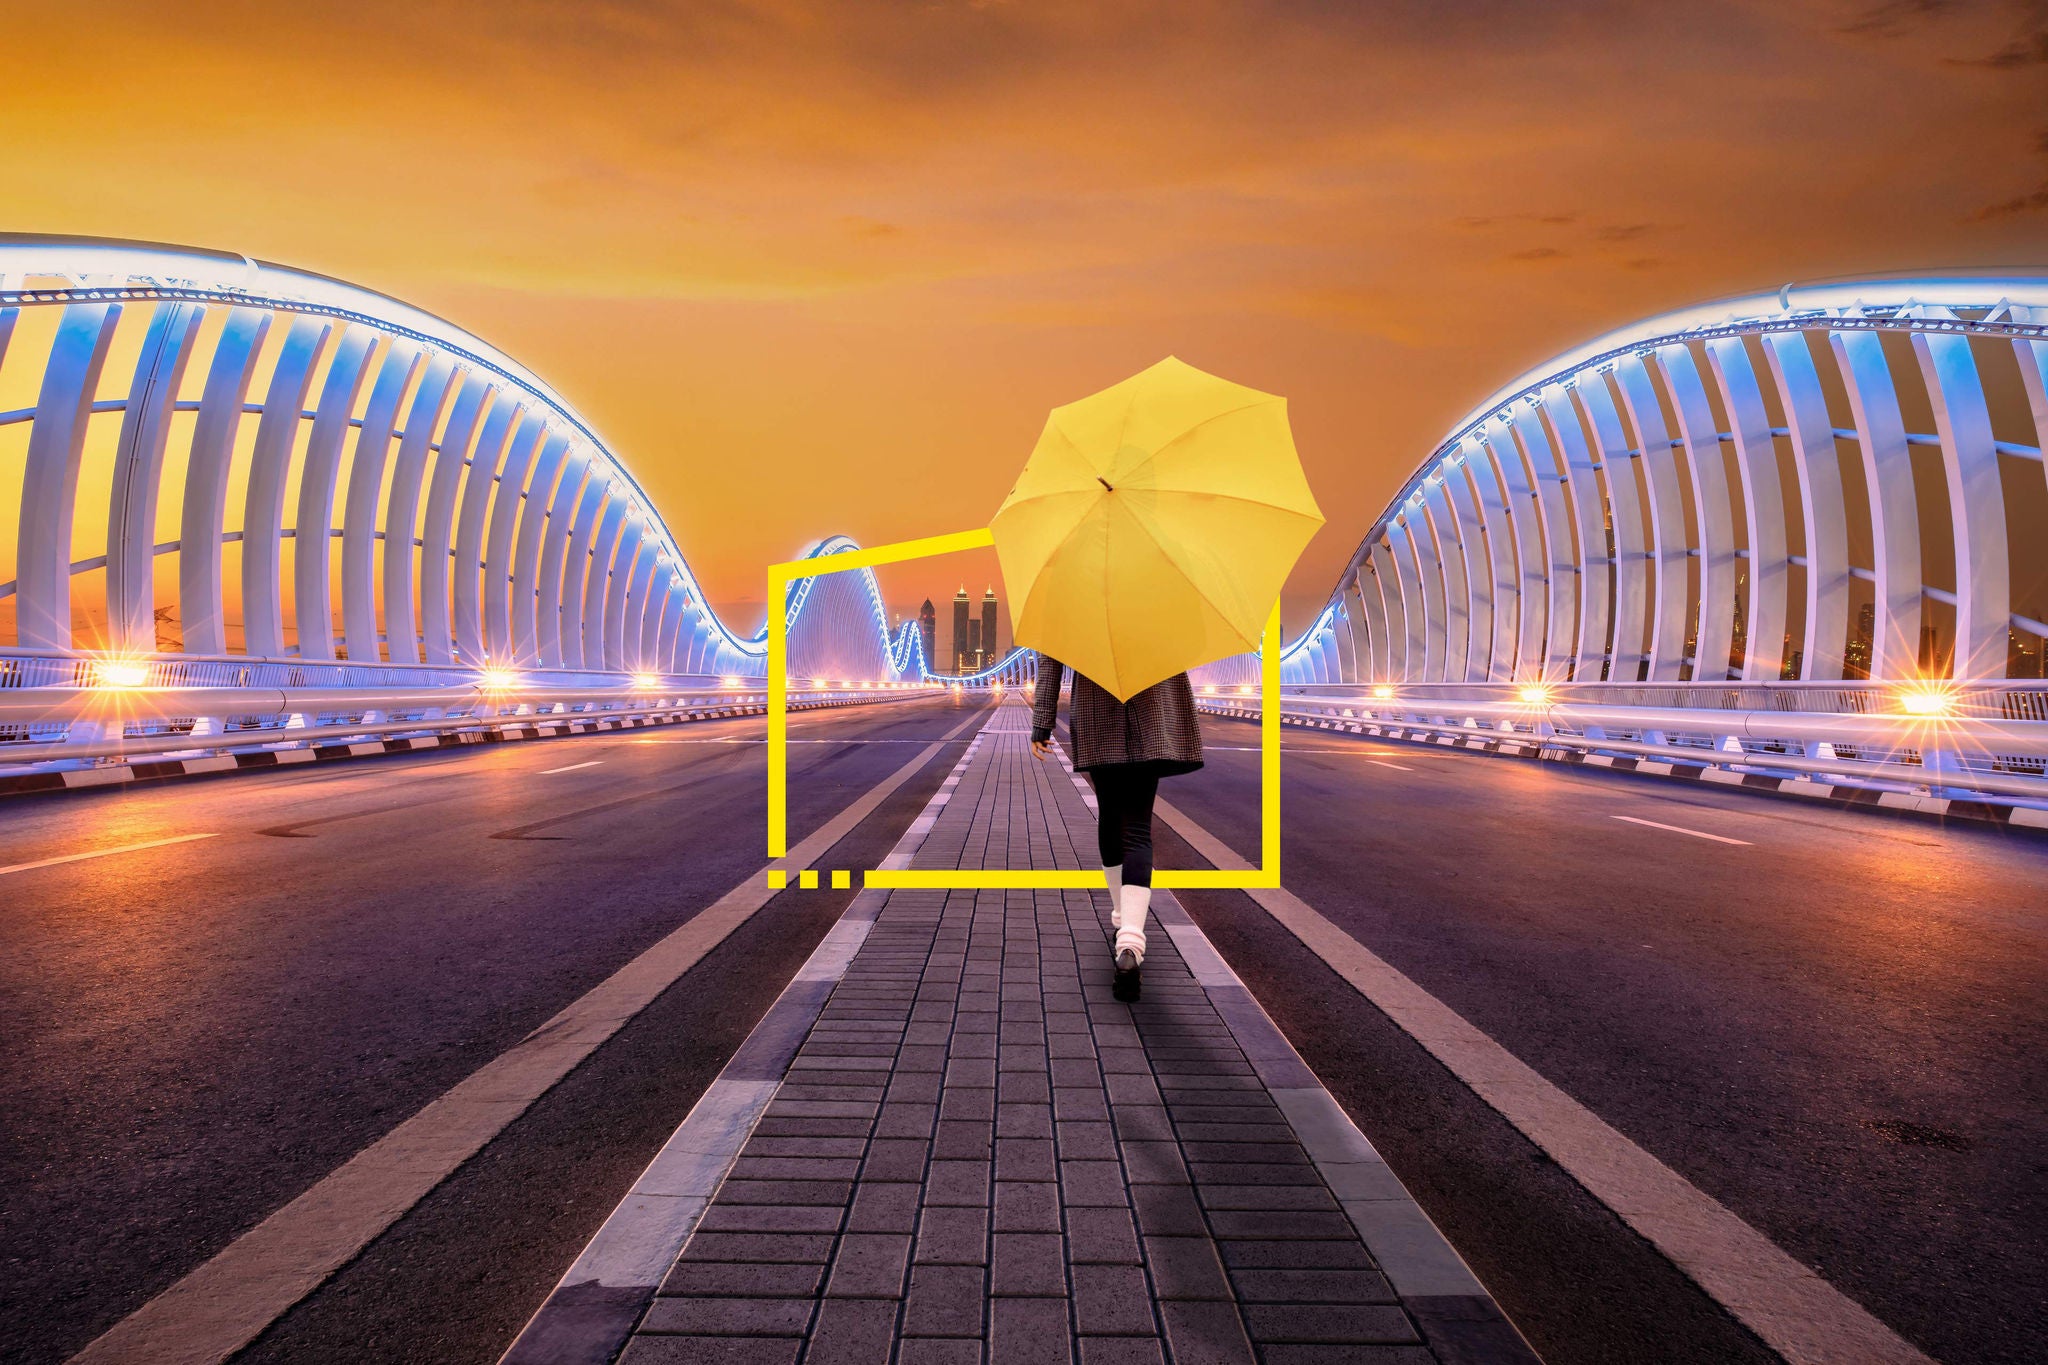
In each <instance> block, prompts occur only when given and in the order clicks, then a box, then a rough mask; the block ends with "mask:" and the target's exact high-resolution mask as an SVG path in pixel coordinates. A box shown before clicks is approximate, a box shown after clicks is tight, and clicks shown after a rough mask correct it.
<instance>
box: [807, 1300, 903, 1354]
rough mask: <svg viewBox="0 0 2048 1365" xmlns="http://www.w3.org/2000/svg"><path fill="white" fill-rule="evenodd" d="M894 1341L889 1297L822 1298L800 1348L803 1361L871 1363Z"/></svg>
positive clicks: (892, 1307)
mask: <svg viewBox="0 0 2048 1365" xmlns="http://www.w3.org/2000/svg"><path fill="white" fill-rule="evenodd" d="M895 1341H896V1302H895V1300H893V1299H826V1300H825V1301H824V1302H823V1303H821V1304H820V1305H819V1306H818V1322H817V1326H816V1327H815V1328H813V1329H812V1331H811V1342H810V1346H809V1348H808V1349H806V1350H805V1352H804V1360H805V1362H806V1365H875V1362H876V1361H883V1360H887V1359H888V1358H889V1353H890V1351H891V1349H892V1348H893V1346H894V1344H895Z"/></svg>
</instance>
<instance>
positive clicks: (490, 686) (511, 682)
mask: <svg viewBox="0 0 2048 1365" xmlns="http://www.w3.org/2000/svg"><path fill="white" fill-rule="evenodd" d="M519 682H520V678H519V670H518V669H516V668H498V667H495V666H494V667H489V668H486V669H484V670H483V671H482V672H481V673H478V674H477V675H476V685H477V686H478V687H481V688H482V689H483V690H484V691H486V692H509V691H511V690H512V689H513V688H515V687H517V686H519Z"/></svg>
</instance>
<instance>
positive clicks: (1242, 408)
mask: <svg viewBox="0 0 2048 1365" xmlns="http://www.w3.org/2000/svg"><path fill="white" fill-rule="evenodd" d="M1253 392H1257V390H1254V391H1253ZM1284 401H1285V400H1284V399H1282V398H1279V397H1277V396H1276V395H1274V394H1270V393H1267V394H1260V395H1259V399H1258V401H1257V402H1252V403H1240V404H1238V405H1237V406H1236V407H1234V408H1225V409H1224V410H1223V411H1221V412H1212V413H1210V414H1209V415H1208V416H1207V417H1204V418H1203V419H1202V420H1201V421H1199V422H1197V423H1195V424H1194V425H1193V426H1191V427H1189V428H1188V429H1187V430H1186V431H1183V432H1181V433H1180V434H1179V435H1177V436H1175V437H1174V438H1173V439H1172V440H1170V441H1165V442H1162V443H1161V444H1160V445H1159V446H1158V447H1157V448H1155V449H1154V450H1153V451H1152V452H1151V453H1150V454H1148V455H1147V456H1145V458H1144V459H1142V460H1140V461H1138V462H1137V463H1136V464H1134V465H1132V466H1131V467H1130V469H1128V470H1127V471H1125V473H1124V478H1126V479H1129V478H1130V477H1131V475H1133V474H1136V473H1137V472H1138V471H1139V470H1141V469H1143V468H1144V467H1145V466H1146V465H1149V464H1151V463H1152V462H1153V461H1154V460H1156V459H1158V458H1159V457H1160V456H1161V455H1163V454H1165V453H1166V452H1167V451H1169V450H1171V449H1173V448H1174V447H1175V446H1177V445H1179V444H1180V443H1181V442H1182V441H1185V440H1186V439H1187V438H1188V437H1190V436H1192V435H1194V434H1195V433H1196V432H1198V431H1200V430H1201V429H1202V428H1203V427H1206V426H1208V425H1209V424H1210V423H1211V422H1220V421H1222V420H1223V419H1224V418H1225V417H1233V416H1235V415H1236V414H1238V413H1240V412H1249V411H1250V410H1251V409H1253V408H1256V407H1261V406H1263V405H1264V404H1267V403H1279V402H1284ZM1125 422H1126V424H1127V425H1128V422H1129V417H1128V415H1127V416H1126V418H1125ZM1118 446H1119V448H1121V446H1122V438H1121V437H1119V438H1118Z"/></svg>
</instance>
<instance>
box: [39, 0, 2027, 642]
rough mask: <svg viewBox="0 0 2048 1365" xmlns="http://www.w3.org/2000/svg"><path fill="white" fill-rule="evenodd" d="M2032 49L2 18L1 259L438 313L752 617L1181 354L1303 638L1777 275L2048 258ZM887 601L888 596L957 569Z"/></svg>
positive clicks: (924, 524) (502, 22) (1430, 27)
mask: <svg viewBox="0 0 2048 1365" xmlns="http://www.w3.org/2000/svg"><path fill="white" fill-rule="evenodd" d="M1356 9H1359V10H1364V9H1365V7H1356ZM2044 24H2048V18H2044V12H2043V11H2042V10H2041V8H2040V7H2039V6H2033V5H2027V4H2024V3H2017V2H2016V3H1988V4H1984V5H1978V6H1971V5H1955V6H1944V5H1933V4H1913V3H1897V2H1896V0H1894V2H1892V3H1867V2H1862V3H1851V2H1850V0H1840V2H1839V3H1837V2H1835V0H1806V2H1805V3H1790V4H1786V3H1777V4H1764V3H1761V2H1760V0H1756V2H1749V0H1744V2H1742V3H1730V4H1720V5H1694V6H1684V7H1678V6H1670V5H1659V4H1644V5H1627V4H1576V5H1569V6H1533V7H1532V6H1520V5H1508V4H1495V3H1480V4H1464V5H1446V6H1438V5H1429V4H1424V3H1421V0H1414V2H1413V3H1401V4H1387V5H1378V6H1372V7H1370V8H1369V10H1366V12H1355V8H1354V7H1350V6H1342V5H1319V4H1314V3H1307V2H1306V0H1303V2H1301V3H1291V2H1290V3H1271V4H1264V5H1223V4H1215V5H1199V4H1198V5H1193V6H1187V5H1181V6H1173V7H1164V6H1151V5H1113V6H1098V5H1087V4H1048V5H1027V4H1022V3H1015V4H1009V3H1001V2H1000V0H990V2H988V3H961V4H945V3H937V4H928V5H919V6H901V5H892V4H880V3H877V4H844V5H831V6H816V7H813V6H805V5H799V4H795V3H783V2H782V0H759V2H749V3H733V4H725V5H718V6H699V5H689V4H680V3H678V4H673V5H670V4H628V3H612V4H601V5H591V6H573V7H561V6H553V5H547V4H541V3H534V2H532V0H520V2H518V3H511V4H506V5H499V6H495V7H492V8H491V9H489V10H487V11H486V10H476V11H472V12H470V13H467V14H463V13H459V12H456V11H454V10H451V9H447V8H445V7H419V6H409V5H398V4H390V3H384V2H383V0H372V2H371V3H364V4H358V5H353V6H349V7H346V8H336V9H334V10H333V11H332V12H328V13H319V12H316V11H315V8H314V7H307V8H302V9H296V10H295V9H287V8H281V7H270V6H258V5H254V4H216V3H205V4H195V5H182V6H170V5H147V4H133V5H123V4H89V5H88V6H86V7H85V11H84V13H83V14H82V15H81V13H80V12H78V11H76V10H66V9H54V10H44V11H42V12H38V13H33V14H30V13H23V14H21V15H18V16H17V17H15V18H14V19H13V20H12V22H11V31H12V33H13V35H14V37H15V39H16V46H17V50H19V51H21V52H23V53H31V54H40V57H41V58H42V59H39V60H36V61H32V62H24V63H21V64H19V67H18V69H17V70H16V71H14V72H13V73H11V74H10V79H9V83H8V85H7V88H6V89H5V90H4V91H0V118H4V120H5V125H6V128H7V136H6V137H5V138H4V139H0V171H4V173H5V176H6V179H7V183H8V184H9V186H10V192H9V196H8V205H7V212H6V213H5V215H4V219H0V230H8V231H15V232H32V233H73V234H82V235H93V236H107V237H130V238H139V239H147V240H157V241H166V242H176V243H184V244H190V245H195V246H206V247H214V248H220V249H225V250H230V251H240V252H245V253H247V254H249V255H250V256H253V257H258V258H262V259H266V260H272V261H277V262H281V263H284V264H288V265H292V266H297V267H300V268H304V269H309V270H314V271H319V272H322V273H326V274H331V275H335V276H338V277H340V278H343V279H346V280H349V281H351V282H354V283H358V284H362V285H365V286H367V287H370V288H374V289H378V290H382V291H384V292H387V293H389V294H392V295H395V296H397V297H398V298H401V299H404V300H406V301H408V302H411V303H415V304H418V305H419V306H421V307H424V308H427V309H429V310H431V311H433V312H436V313H438V314H440V315H442V316H444V317H446V318H448V319H450V320H452V321H454V322H456V323H457V324H459V325H460V326H462V327H464V328H467V329H468V330H470V331H472V332H474V333H476V334H477V335H479V336H481V337H483V338H485V339H486V340H488V341H490V342H492V343H493V344H495V345H497V346H498V347H500V348H502V349H503V350H505V351H506V352H507V353H509V354H510V355H512V356H515V357H517V358H518V359H519V360H520V361H522V362H523V363H524V364H526V365H527V366H529V367H530V368H531V369H532V370H533V371H534V372H535V373H537V374H539V375H540V376H542V377H543V378H544V379H546V380H547V381H548V382H549V383H550V384H551V385H552V386H553V387H554V388H555V389H557V390H558V391H559V392H560V393H561V394H562V395H563V396H564V397H565V398H567V399H568V401H569V402H571V403H572V404H574V405H575V406H576V407H577V408H578V409H579V410H580V411H581V412H582V413H583V414H584V415H585V416H587V417H588V418H589V419H590V420H591V422H592V423H593V425H594V426H595V428H596V429H597V430H598V431H600V432H601V433H603V435H604V436H605V438H606V440H607V441H608V442H609V443H610V444H611V445H612V446H613V448H614V449H616V450H617V451H618V452H619V454H620V455H621V456H622V458H623V459H624V460H625V462H626V463H627V464H628V465H629V466H630V467H631V468H632V469H633V471H634V472H635V474H636V475H637V476H638V477H639V479H640V481H641V482H642V484H643V485H644V486H645V488H646V489H647V491H648V494H649V495H650V497H651V498H652V499H653V501H654V503H655V504H656V506H657V507H658V508H659V509H660V511H661V513H662V515H663V516H664V518H665V519H666V520H667V522H668V524H669V525H670V527H671V528H672V529H673V530H674V532H675V535H676V539H677V541H678V543H679V544H680V545H681V546H682V548H683V550H684V552H685V553H686V554H687V555H688V556H689V558H690V561H691V564H692V566H693V568H694V569H695V571H696V573H697V576H698V578H699V579H700V581H701V582H702V583H703V584H704V587H705V591H706V593H707V595H708V597H709V598H710V599H711V600H712V601H713V602H715V603H720V604H740V606H741V608H742V609H741V610H740V611H739V612H738V613H737V615H738V619H735V620H734V624H735V626H737V627H739V628H740V629H743V630H749V631H750V630H752V629H753V628H754V626H755V625H756V624H758V611H759V607H758V603H759V602H760V600H761V595H762V571H763V568H764V566H766V565H767V564H769V563H771V562H774V561H777V560H781V559H786V558H788V557H789V556H790V554H791V553H792V552H793V551H794V550H795V549H797V548H798V547H800V546H802V545H804V544H806V543H809V542H812V541H815V540H817V539H818V538H820V537H822V536H824V535H827V534H831V533H844V534H847V535H851V536H853V537H854V538H856V539H857V540H860V541H862V542H863V543H868V544H874V543H881V542H890V541H898V540H905V539H910V538H913V537H919V536H926V535H932V534H937V533H942V532H948V531H955V530H962V529H967V528H971V527H979V526H982V525H985V524H987V522H988V519H989V517H990V515H991V514H992V513H993V512H994V511H995V509H996V507H997V505H998V504H999V503H1000V502H1001V500H1002V498H1003V496H1004V494H1005V492H1006V491H1007V490H1008V488H1009V487H1010V484H1011V481H1012V480H1013V478H1014V477H1015V475H1016V472H1017V470H1018V468H1019V467H1020V466H1021V464H1022V463H1023V460H1024V458H1025V456H1026V455H1027V454H1028V452H1029V451H1030V449H1031V447H1032V443H1033V441H1034V440H1035V439H1036V437H1037V434H1038V431H1039V428H1040V426H1041V425H1042V424H1043V421H1044V417H1045V413H1046V411H1047V410H1048V409H1049V408H1051V407H1053V406H1054V405H1056V404H1060V403H1065V402H1068V401H1071V400H1073V399H1076V398H1079V397H1081V396H1082V395H1085V394H1087V393H1090V392H1093V391H1095V390H1097V389H1100V388H1103V387H1105V386H1106V385H1108V384H1111V383H1113V382H1115V381H1117V380H1120V379H1123V378H1125V377H1126V376H1128V375H1130V374H1133V373H1135V372H1136V371H1138V370H1140V369H1143V368H1144V367H1145V366H1147V365H1149V364H1151V363H1152V362H1153V361H1156V360H1158V359H1159V358H1161V357H1162V356H1165V355H1168V354H1174V355H1178V356H1180V357H1181V358H1183V359H1185V360H1187V361H1189V362H1190V363H1192V364H1195V365H1198V366H1200V367H1201V368H1204V369H1207V370H1210V371H1213V372H1215V373H1218V374H1222V375H1226V376H1228V377H1230V378H1231V379H1234V380H1237V381H1239V382H1242V383H1244V384H1247V385H1251V386H1253V387H1256V388H1260V389H1264V390H1268V391H1271V392H1274V393H1279V394H1283V395H1285V396H1286V397H1287V398H1288V400H1289V412H1290V416H1291V419H1292V422H1293V426H1294V432H1295V436H1296V440H1297V443H1298V445H1299V448H1300V451H1301V456H1302V460H1303V464H1304V466H1305V467H1306V469H1307V471H1308V474H1309V477H1310V479H1311V481H1312V482H1313V485H1314V487H1315V491H1316V494H1317V496H1318V498H1319V500H1320V502H1321V504H1322V506H1323V507H1324V509H1325V512H1326V514H1327V516H1328V519H1329V524H1328V525H1327V527H1326V528H1325V529H1324V530H1323V532H1322V533H1321V534H1320V535H1319V536H1318V537H1317V539H1316V540H1315V541H1314V542H1313V543H1312V544H1311V546H1310V547H1309V550H1308V552H1307V554H1306V555H1305V557H1304V558H1303V560H1302V561H1301V564H1300V566H1299V567H1298V568H1297V569H1296V571H1295V574H1294V577H1293V579H1292V580H1291V581H1290V584H1289V592H1288V599H1287V600H1288V608H1289V614H1290V620H1291V621H1302V620H1305V619H1306V614H1307V613H1308V612H1310V611H1311V610H1312V609H1313V608H1314V607H1315V606H1317V605H1319V604H1320V601H1321V599H1322V598H1323V596H1324V594H1325V593H1326V592H1327V591H1328V588H1329V585H1330V583H1331V581H1332V579H1333V577H1334V575H1335V574H1336V572H1337V570H1338V569H1339V567H1340V566H1341V565H1342V564H1343V563H1344V561H1345V560H1346V558H1347V557H1348V556H1349V554H1350V552H1351V550H1352V548H1353V546H1354V544H1355V543H1356V541H1357V538H1358V537H1359V536H1360V535H1361V534H1362V533H1363V532H1364V531H1365V530H1366V529H1367V527H1368V526H1369V525H1370V524H1371V522H1372V519H1373V517H1374V516H1375V515H1376V514H1377V513H1378V512H1379V511H1380V509H1381V507H1382V506H1383V505H1384V503H1385V501H1386V499H1387V498H1388V497H1389V496H1390V495H1391V494H1392V493H1393V492H1394V491H1395V490H1396V489H1397V488H1398V487H1399V486H1400V484H1401V482H1402V480H1403V479H1404V478H1406V476H1407V475H1408V473H1409V471H1410V470H1411V469H1413V468H1414V466H1415V465H1416V463H1417V462H1418V461H1419V460H1420V459H1421V457H1422V456H1423V455H1424V454H1425V453H1427V451H1428V450H1429V449H1430V448H1432V447H1433V446H1434V444H1435V442H1436V441H1437V440H1438V438H1439V437H1441V436H1442V435H1443V433H1444V431H1445V430H1446V429H1447V428H1448V427H1449V425H1450V424H1451V423H1452V422H1454V421H1455V420H1456V419H1457V418H1458V417H1459V416H1460V415H1461V414H1462V413H1464V412H1465V411H1466V410H1467V409H1468V408H1469V407H1470V406H1471V405H1472V404H1473V403H1474V402H1476V401H1477V400H1479V399H1480V398H1482V397H1484V396H1485V395H1486V394H1487V393H1489V392H1491V391H1492V390H1493V389H1494V388H1495V387H1496V386H1497V385H1498V384H1500V383H1501V382H1502V381H1504V380H1506V379H1508V378H1509V377H1511V376H1512V375H1514V374H1516V373H1518V372H1520V371H1521V370H1522V369H1524V368H1525V367H1527V366H1528V365H1530V364H1532V363H1535V362H1536V361H1538V360H1540V359H1542V358H1543V357H1544V356H1546V355H1549V354H1552V353H1554V352H1557V351H1559V350H1562V349H1564V348H1565V347H1567V346H1570V345H1572V344H1574V343H1576V342H1579V341H1582V340H1584V339H1586V338H1588V337H1590V336H1593V335H1596V334H1598V333H1600V332H1602V331H1605V330H1607V329H1608V328H1611V327H1614V326H1616V325H1619V324H1621V323H1625V322H1627V321H1630V320H1632V319H1634V318H1638V317H1642V316H1645V315H1648V314H1652V313H1656V312H1659V311H1661V310H1664V309H1668V308H1673V307H1678V306H1681V305H1686V304H1691V303H1695V302H1698V301H1701V300H1704V299H1708V298H1712V297H1715V296H1717V295H1723V294H1732V293H1738V292H1746V291H1751V290H1759V289H1772V288H1776V287H1777V286H1779V285H1781V284H1783V283H1785V282H1787V281H1791V280H1799V279H1810V278H1817V277H1823V276H1836V275H1844V274H1857V273H1866V272H1880V271H1891V270H1909V269H1924V268H1944V267H1970V266H1992V265H2041V264H2044V263H2048V251H2044V250H2043V244H2044V242H2048V80H2044V79H2043V74H2044V70H2048V28H2044ZM80 45H84V46H89V47H90V49H91V51H92V61H91V62H90V63H85V64H80V63H75V62H71V61H66V60H60V59H58V58H61V57H62V56H63V54H64V53H65V52H67V51H68V50H70V49H72V48H74V47H78V46H80ZM883 577H884V584H885V587H886V588H887V590H888V594H889V598H890V606H891V609H892V611H895V612H906V613H907V612H910V611H914V609H915V607H916V604H917V602H918V601H919V600H920V599H921V598H923V597H925V596H927V595H929V596H931V597H932V598H933V599H934V601H935V602H938V603H939V604H940V606H941V607H942V609H943V607H944V602H945V598H946V597H949V596H950V595H951V593H952V591H953V588H954V585H955V582H956V580H957V581H964V582H967V583H969V584H971V585H972V586H973V587H974V589H975V591H976V592H977V593H978V592H979V590H980V587H981V585H982V584H983V583H984V582H987V581H990V580H991V579H992V578H994V565H993V561H992V559H976V560H974V561H972V562H967V561H964V560H963V561H962V562H960V563H958V564H955V563H951V562H948V563H945V564H934V565H931V566H923V567H906V568H900V569H893V570H890V571H888V572H886V573H885V574H884V576H883ZM748 606H751V610H752V613H753V614H751V615H749V614H748V612H747V610H746V609H745V608H747V607H748Z"/></svg>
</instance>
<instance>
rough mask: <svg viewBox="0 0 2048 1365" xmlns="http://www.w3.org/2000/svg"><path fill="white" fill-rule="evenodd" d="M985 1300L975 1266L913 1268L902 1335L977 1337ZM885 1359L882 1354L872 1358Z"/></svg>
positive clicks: (904, 1312) (979, 1331) (978, 1272)
mask: <svg viewBox="0 0 2048 1365" xmlns="http://www.w3.org/2000/svg"><path fill="white" fill-rule="evenodd" d="M985 1299H986V1295H985V1293H984V1286H983V1279H982V1271H981V1268H980V1267H979V1266H951V1265H920V1266H913V1267H912V1268H911V1271H910V1294H909V1297H908V1298H906V1299H905V1300H904V1303H903V1335H904V1336H906V1337H971V1336H980V1335H981V1328H982V1307H983V1304H984V1302H985ZM1062 1335H1064V1333H1062ZM887 1358H888V1356H887V1353H886V1352H885V1353H884V1354H883V1355H881V1356H878V1357H875V1359H878V1360H886V1359H887Z"/></svg>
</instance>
